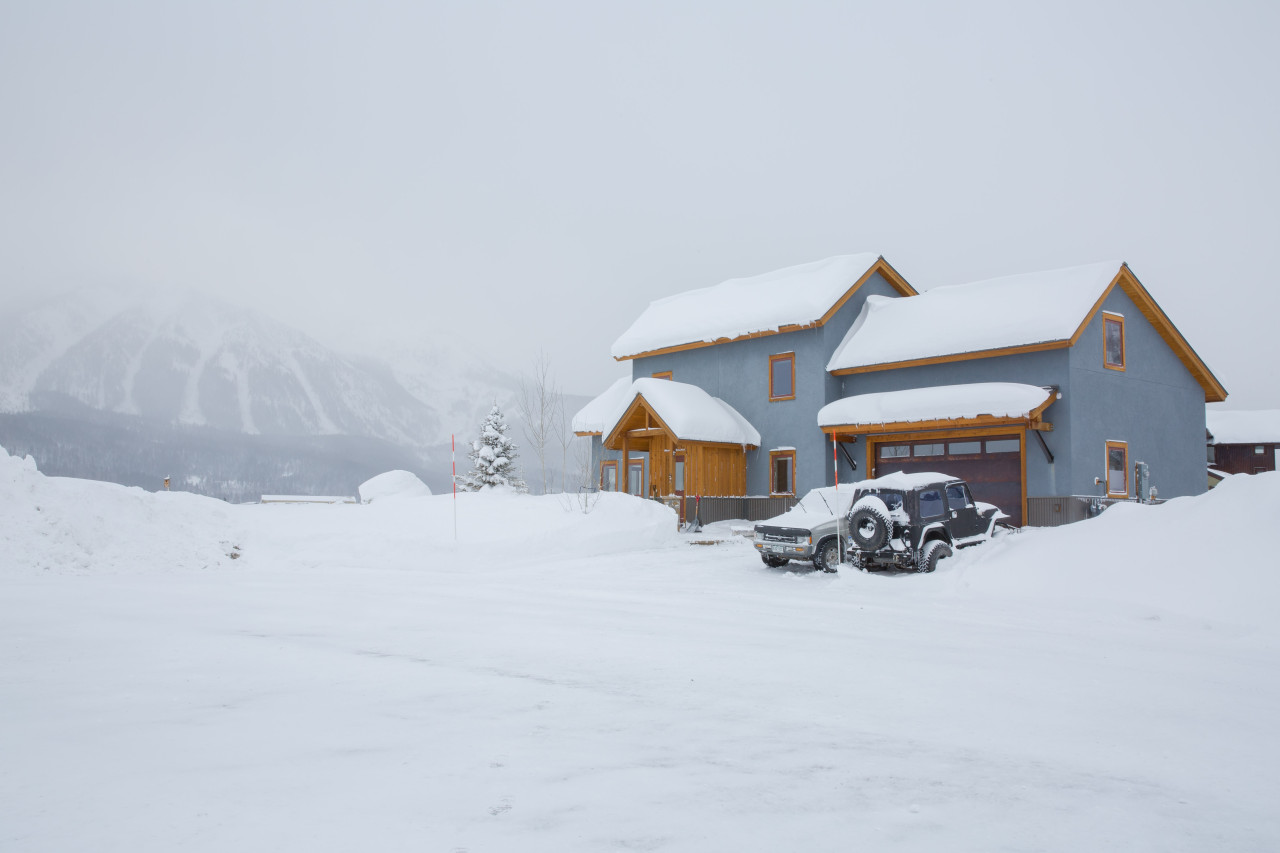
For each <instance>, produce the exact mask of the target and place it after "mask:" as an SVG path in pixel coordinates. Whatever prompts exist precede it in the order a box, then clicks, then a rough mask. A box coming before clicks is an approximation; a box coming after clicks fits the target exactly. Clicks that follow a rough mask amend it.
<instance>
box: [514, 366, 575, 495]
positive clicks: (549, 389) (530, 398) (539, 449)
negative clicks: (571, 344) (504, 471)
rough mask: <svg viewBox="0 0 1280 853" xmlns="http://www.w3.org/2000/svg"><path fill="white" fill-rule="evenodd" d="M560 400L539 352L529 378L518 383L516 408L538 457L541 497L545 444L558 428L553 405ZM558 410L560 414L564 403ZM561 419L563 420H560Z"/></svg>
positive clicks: (544, 478)
mask: <svg viewBox="0 0 1280 853" xmlns="http://www.w3.org/2000/svg"><path fill="white" fill-rule="evenodd" d="M559 400H560V391H559V389H558V388H556V382H555V378H554V377H552V375H551V359H550V358H548V357H547V354H546V352H544V351H542V350H538V354H537V355H536V356H535V357H534V359H533V364H532V367H531V370H530V373H529V375H528V376H525V377H522V378H521V379H520V391H519V394H518V396H517V399H516V408H517V409H518V410H519V411H520V418H521V420H523V421H524V437H525V439H526V440H527V441H528V445H529V447H530V448H531V449H532V450H533V452H534V453H535V454H536V455H537V457H538V468H539V471H540V473H541V475H542V494H544V495H545V494H546V493H547V444H548V443H549V442H550V441H551V439H552V436H554V435H555V434H556V432H557V429H558V426H559V425H558V423H557V417H556V403H557V401H559ZM559 408H560V410H561V411H563V409H564V405H563V403H561V404H560V407H559ZM562 419H563V416H561V418H560V420H562Z"/></svg>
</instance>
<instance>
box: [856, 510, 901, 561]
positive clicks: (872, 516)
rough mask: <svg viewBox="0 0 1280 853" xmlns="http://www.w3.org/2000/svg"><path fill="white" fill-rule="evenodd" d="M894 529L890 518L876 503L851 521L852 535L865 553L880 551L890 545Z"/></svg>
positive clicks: (859, 512) (858, 513) (861, 511)
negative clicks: (890, 532)
mask: <svg viewBox="0 0 1280 853" xmlns="http://www.w3.org/2000/svg"><path fill="white" fill-rule="evenodd" d="M892 529H893V527H892V526H891V523H890V521H889V516H888V515H887V514H886V513H885V511H884V510H881V509H880V507H878V506H876V505H875V504H874V503H871V504H868V505H866V506H863V507H862V508H861V509H859V510H858V511H857V512H855V513H854V514H853V517H852V518H850V519H849V530H850V535H851V536H853V541H854V542H856V543H857V544H858V547H859V548H860V549H862V550H863V551H879V550H880V549H881V548H883V547H884V546H885V545H887V544H889V531H891V530H892Z"/></svg>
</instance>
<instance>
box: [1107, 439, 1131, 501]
mask: <svg viewBox="0 0 1280 853" xmlns="http://www.w3.org/2000/svg"><path fill="white" fill-rule="evenodd" d="M1107 497H1109V498H1127V497H1129V445H1128V443H1127V442H1123V441H1108V442H1107Z"/></svg>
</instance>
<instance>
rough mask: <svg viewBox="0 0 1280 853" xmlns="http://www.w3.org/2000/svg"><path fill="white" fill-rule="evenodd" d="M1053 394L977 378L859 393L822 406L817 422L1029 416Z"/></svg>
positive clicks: (1036, 387)
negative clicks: (924, 386) (966, 382)
mask: <svg viewBox="0 0 1280 853" xmlns="http://www.w3.org/2000/svg"><path fill="white" fill-rule="evenodd" d="M1052 394H1053V392H1052V391H1050V390H1046V389H1044V388H1041V387H1040V386H1039V385H1022V384H1020V383H1016V382H975V383H972V384H968V385H936V386H933V387H930V388H911V389H908V390H905V391H881V392H879V393H875V394H857V395H855V396H853V397H845V398H844V399H843V400H836V401H835V402H834V403H828V404H827V405H825V406H823V407H822V408H821V409H819V410H818V426H820V427H838V426H858V425H871V424H895V423H905V422H911V421H940V420H956V419H959V418H976V417H978V416H979V415H990V416H991V417H997V418H1025V417H1028V416H1030V414H1031V412H1032V411H1033V410H1034V409H1036V408H1038V407H1039V406H1041V405H1042V404H1043V403H1044V402H1045V401H1046V400H1048V399H1049V397H1050V396H1051V395H1052Z"/></svg>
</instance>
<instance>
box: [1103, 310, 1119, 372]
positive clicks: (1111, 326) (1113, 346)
mask: <svg viewBox="0 0 1280 853" xmlns="http://www.w3.org/2000/svg"><path fill="white" fill-rule="evenodd" d="M1102 342H1103V362H1102V363H1103V365H1104V366H1106V367H1107V368H1109V369H1111V370H1124V316H1123V315H1120V314H1107V313H1106V312H1103V314H1102Z"/></svg>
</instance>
